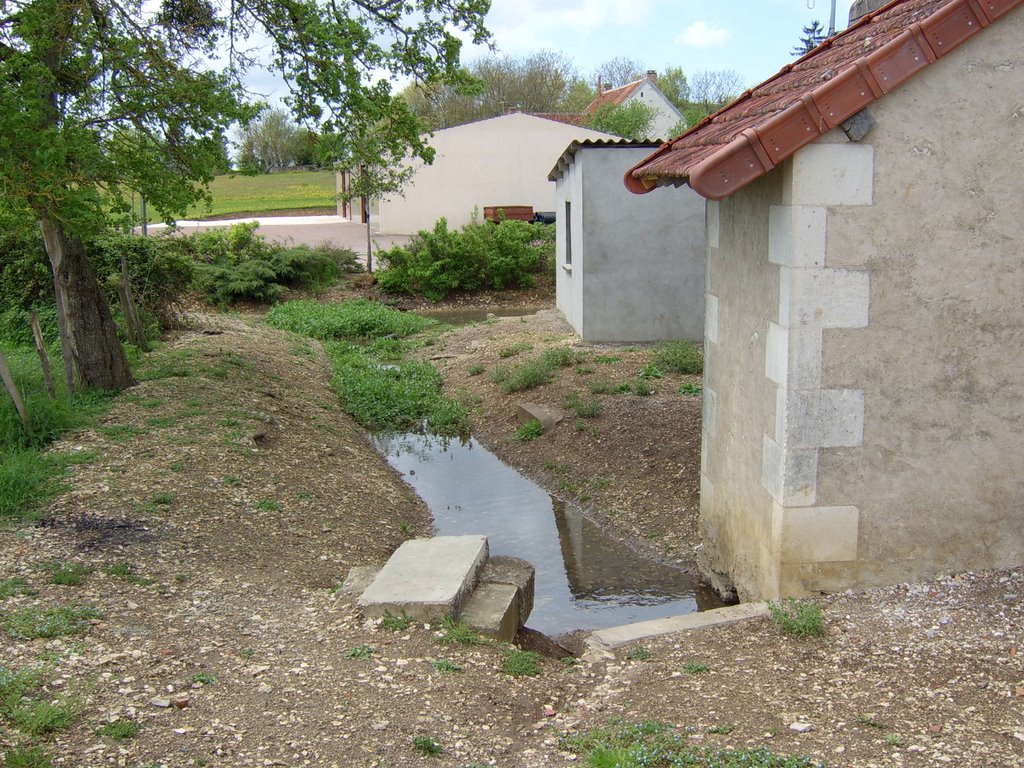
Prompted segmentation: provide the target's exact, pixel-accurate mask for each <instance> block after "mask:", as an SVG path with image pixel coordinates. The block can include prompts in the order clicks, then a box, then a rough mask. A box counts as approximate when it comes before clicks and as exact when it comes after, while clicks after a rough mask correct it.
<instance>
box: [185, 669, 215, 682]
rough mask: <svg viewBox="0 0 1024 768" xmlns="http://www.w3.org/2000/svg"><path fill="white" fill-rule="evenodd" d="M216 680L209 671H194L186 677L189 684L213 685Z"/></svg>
mask: <svg viewBox="0 0 1024 768" xmlns="http://www.w3.org/2000/svg"><path fill="white" fill-rule="evenodd" d="M216 682H217V677H216V676H215V675H212V674H210V673H209V672H196V673H195V674H194V675H189V677H188V683H189V684H191V685H214V684H216Z"/></svg>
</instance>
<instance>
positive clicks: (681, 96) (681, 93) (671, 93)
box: [658, 67, 690, 112]
mask: <svg viewBox="0 0 1024 768" xmlns="http://www.w3.org/2000/svg"><path fill="white" fill-rule="evenodd" d="M658 88H659V89H661V92H662V93H664V94H665V98H667V99H668V100H669V101H671V102H672V104H673V105H674V106H675V108H676V109H678V110H679V111H680V112H682V111H683V110H684V109H686V107H687V106H688V105H689V102H690V83H689V81H688V80H687V79H686V73H685V72H683V68H682V67H665V69H664V70H662V72H661V74H659V75H658Z"/></svg>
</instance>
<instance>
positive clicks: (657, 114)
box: [583, 69, 683, 139]
mask: <svg viewBox="0 0 1024 768" xmlns="http://www.w3.org/2000/svg"><path fill="white" fill-rule="evenodd" d="M657 80H658V73H657V72H655V71H654V70H653V69H650V70H648V71H647V76H646V77H644V78H643V79H642V80H635V81H634V82H632V83H627V84H626V85H622V86H619V87H618V88H611V87H606V86H605V85H604V84H603V83H601V82H598V84H597V90H598V94H597V98H595V99H594V100H593V101H592V102H590V105H589V106H588V107H587V108H586V109H585V110H584V111H583V115H584V118H583V119H584V120H585V119H586V118H587V117H589V116H590V115H593V114H594V113H595V112H597V111H599V110H600V109H601V108H602V107H607V106H612V107H623V106H625V105H626V104H628V103H629V102H631V101H639V102H641V103H643V104H646V105H647V106H649V107H651V108H652V109H653V110H654V120H653V121H652V122H651V127H650V134H651V135H650V136H649V137H648V138H651V139H661V138H664V137H665V136H671V135H672V131H673V129H674V128H676V127H677V126H678V125H679V122H680V121H681V120H682V119H683V113H682V112H680V111H679V109H678V108H677V107H676V105H675V104H673V103H672V102H671V101H669V100H668V97H667V96H665V94H664V93H662V92H661V89H660V88H659V87H658V83H657Z"/></svg>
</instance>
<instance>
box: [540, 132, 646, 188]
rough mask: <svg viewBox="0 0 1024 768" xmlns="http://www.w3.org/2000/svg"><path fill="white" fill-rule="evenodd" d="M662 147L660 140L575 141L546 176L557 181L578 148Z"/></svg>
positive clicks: (549, 179)
mask: <svg viewBox="0 0 1024 768" xmlns="http://www.w3.org/2000/svg"><path fill="white" fill-rule="evenodd" d="M660 146H662V141H661V139H651V140H649V141H648V140H640V139H624V138H617V139H583V140H579V139H576V140H574V141H572V142H570V144H569V146H568V147H566V148H565V152H563V153H562V155H561V156H560V157H559V158H558V162H557V163H555V167H554V168H552V169H551V173H549V174H548V181H558V179H560V178H561V176H562V174H563V173H565V171H566V169H567V168H568V167H569V165H570V164H571V163H572V159H573V157H575V156H576V152H577V151H578V150H579V149H580V147H660Z"/></svg>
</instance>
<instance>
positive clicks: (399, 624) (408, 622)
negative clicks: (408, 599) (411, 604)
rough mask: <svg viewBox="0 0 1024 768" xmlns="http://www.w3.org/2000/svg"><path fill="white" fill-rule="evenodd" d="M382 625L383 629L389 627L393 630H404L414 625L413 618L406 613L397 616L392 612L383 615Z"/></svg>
mask: <svg viewBox="0 0 1024 768" xmlns="http://www.w3.org/2000/svg"><path fill="white" fill-rule="evenodd" d="M380 626H381V629H387V630H390V631H391V632H404V631H405V630H407V629H408V628H409V627H411V626H412V619H410V618H409V617H408V616H406V615H405V614H404V613H403V614H402V615H401V616H395V615H394V614H392V613H385V614H384V615H383V616H382V617H381V620H380Z"/></svg>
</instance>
